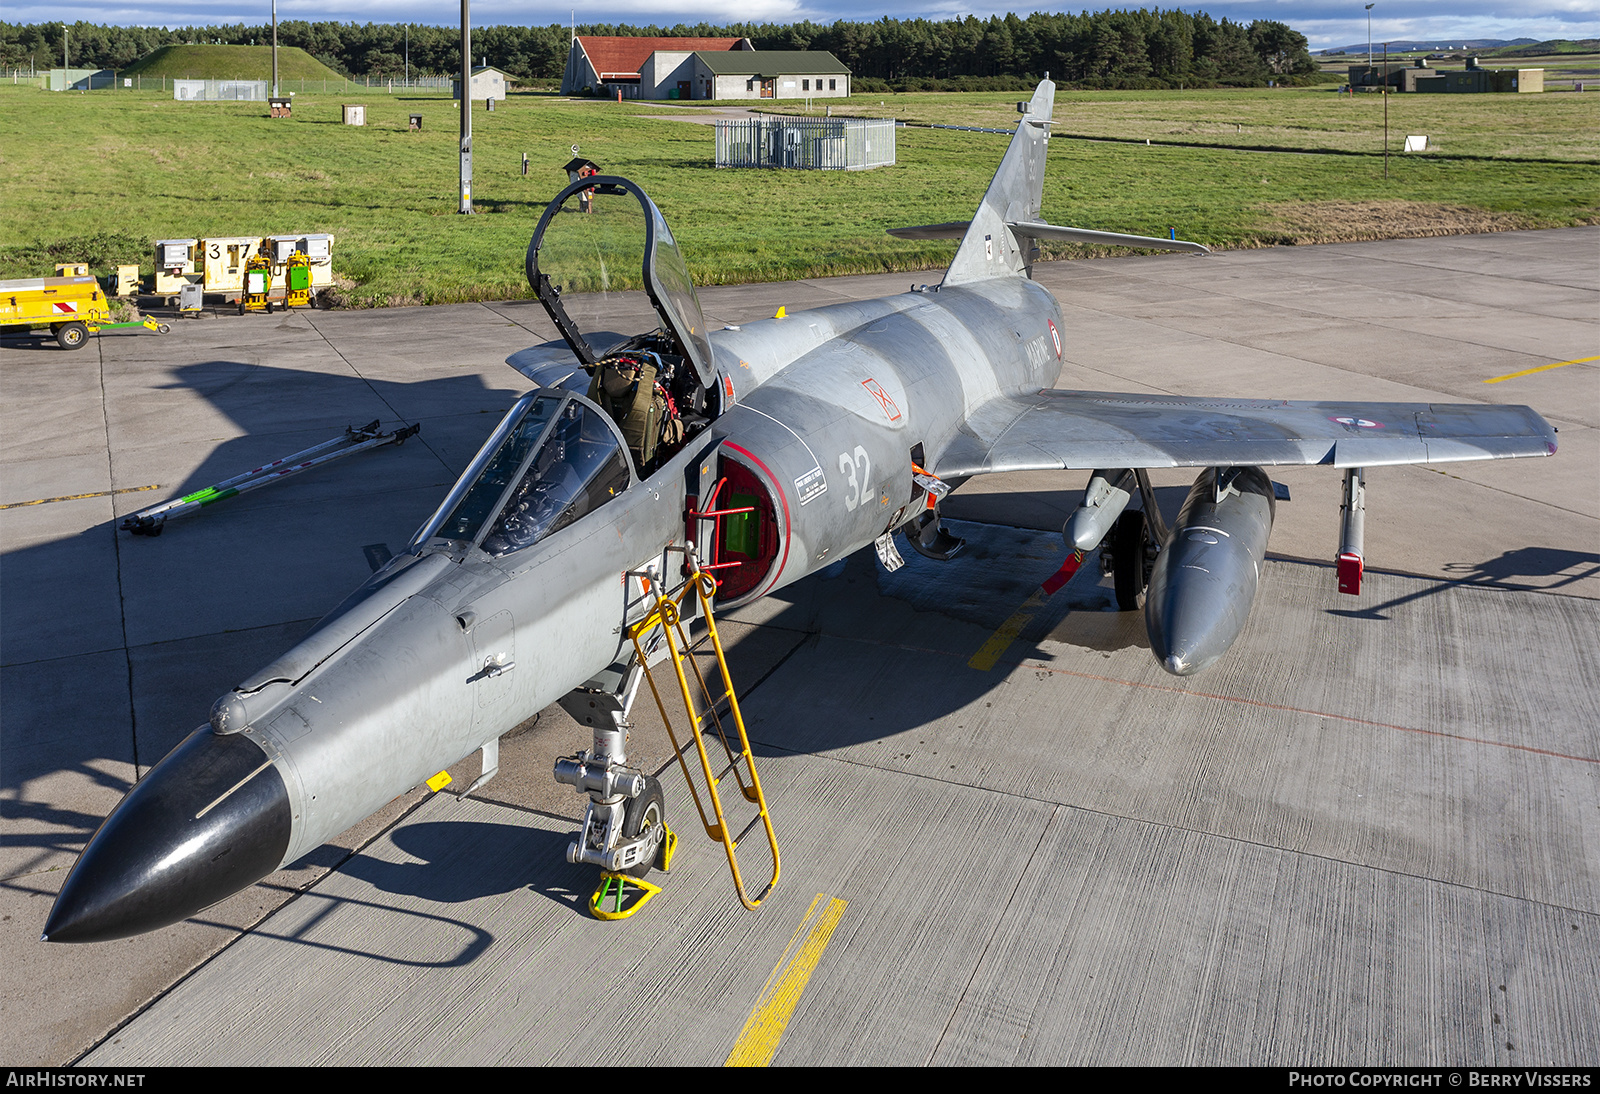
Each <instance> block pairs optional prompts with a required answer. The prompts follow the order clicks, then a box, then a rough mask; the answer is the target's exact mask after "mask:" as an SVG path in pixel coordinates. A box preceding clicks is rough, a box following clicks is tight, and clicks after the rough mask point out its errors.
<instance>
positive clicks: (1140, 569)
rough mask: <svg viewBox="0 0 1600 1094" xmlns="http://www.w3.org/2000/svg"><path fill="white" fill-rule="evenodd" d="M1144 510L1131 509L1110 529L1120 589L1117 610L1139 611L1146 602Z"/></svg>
mask: <svg viewBox="0 0 1600 1094" xmlns="http://www.w3.org/2000/svg"><path fill="white" fill-rule="evenodd" d="M1144 541H1145V531H1144V510H1142V509H1129V510H1126V511H1124V512H1123V514H1122V515H1121V516H1120V517H1118V518H1117V523H1116V524H1115V525H1113V526H1112V529H1111V558H1112V563H1113V565H1112V571H1111V575H1112V580H1113V582H1114V583H1115V584H1116V589H1117V610H1118V611H1121V612H1136V611H1138V610H1139V609H1140V608H1141V607H1143V604H1141V603H1140V599H1141V597H1142V596H1143V595H1144V587H1145V582H1146V581H1147V580H1148V576H1147V574H1146V572H1145V571H1146V568H1145V562H1144Z"/></svg>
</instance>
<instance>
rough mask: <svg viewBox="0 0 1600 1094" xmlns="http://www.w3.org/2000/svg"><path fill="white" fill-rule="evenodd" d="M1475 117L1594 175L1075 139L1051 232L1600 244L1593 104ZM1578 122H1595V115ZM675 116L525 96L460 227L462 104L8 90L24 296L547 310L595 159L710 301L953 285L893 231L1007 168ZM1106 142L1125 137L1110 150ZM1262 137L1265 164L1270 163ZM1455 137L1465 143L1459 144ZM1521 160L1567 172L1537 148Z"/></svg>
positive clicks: (1273, 119)
mask: <svg viewBox="0 0 1600 1094" xmlns="http://www.w3.org/2000/svg"><path fill="white" fill-rule="evenodd" d="M1318 96H1320V98H1319V97H1318ZM1016 97H1017V96H1015V95H1011V96H1005V95H1001V96H994V95H988V96H985V95H944V96H934V95H917V96H912V95H907V96H900V97H898V98H896V99H895V100H894V102H895V103H896V104H897V105H904V106H906V107H908V108H910V107H915V109H916V110H917V111H919V115H918V116H919V117H920V118H925V119H929V120H932V119H938V120H942V121H946V122H949V123H956V124H973V123H978V124H983V123H988V122H994V123H998V124H1001V125H1010V124H1014V119H1015V117H1016V115H1015V113H1014V107H1012V106H1011V105H1010V103H1011V100H1013V99H1015V98H1016ZM1416 98H1422V97H1421V96H1417V97H1416ZM1451 98H1453V99H1457V100H1459V99H1466V98H1468V97H1466V96H1462V97H1451ZM1470 98H1471V99H1474V100H1478V101H1482V102H1484V103H1485V104H1486V105H1484V106H1481V107H1480V106H1478V105H1477V104H1476V103H1474V104H1473V109H1474V110H1475V111H1478V112H1479V113H1478V114H1476V115H1475V117H1477V118H1478V121H1477V122H1476V123H1475V126H1474V128H1473V129H1472V130H1469V131H1463V132H1461V133H1459V134H1458V136H1457V138H1452V139H1458V140H1460V141H1461V142H1463V143H1467V144H1468V145H1469V146H1470V147H1478V148H1488V147H1491V146H1494V147H1500V146H1504V145H1507V144H1509V143H1511V137H1512V136H1514V135H1515V134H1517V133H1518V132H1522V133H1526V132H1528V131H1531V130H1533V129H1534V128H1535V127H1537V126H1542V127H1544V128H1545V130H1547V131H1548V132H1550V133H1551V134H1552V138H1551V140H1552V142H1554V143H1560V144H1562V145H1563V147H1567V148H1569V149H1571V151H1570V153H1569V158H1570V159H1572V160H1573V162H1566V163H1558V162H1556V163H1553V162H1545V161H1543V160H1541V159H1533V158H1518V157H1517V156H1516V155H1514V154H1502V158H1499V159H1489V158H1481V159H1474V158H1451V157H1448V156H1435V157H1428V156H1423V157H1402V156H1399V155H1396V156H1394V157H1392V158H1391V161H1390V178H1389V179H1387V180H1385V179H1384V177H1383V166H1384V165H1383V159H1382V157H1381V156H1380V155H1349V154H1333V155H1307V154H1302V153H1262V152H1248V151H1239V150H1236V149H1230V148H1226V147H1192V146H1185V147H1180V146H1165V145H1161V144H1159V143H1157V144H1152V145H1151V146H1148V147H1146V146H1144V145H1142V144H1127V143H1111V142H1103V141H1076V140H1058V141H1056V142H1055V143H1054V145H1053V147H1052V150H1051V164H1050V170H1049V172H1048V174H1047V179H1046V188H1045V202H1044V212H1045V215H1046V217H1047V218H1049V219H1051V220H1052V221H1054V222H1056V223H1065V224H1074V225H1079V226H1083V227H1090V228H1101V229H1109V230H1118V231H1130V232H1138V233H1144V234H1153V235H1166V234H1167V231H1168V229H1169V228H1176V229H1177V232H1178V234H1179V236H1180V237H1185V238H1190V239H1197V240H1200V241H1202V242H1205V243H1207V244H1211V245H1215V246H1223V247H1241V246H1243V247H1249V246H1261V245H1270V244H1275V243H1290V242H1314V241H1320V240H1331V239H1358V238H1375V237H1382V236H1401V235H1414V234H1441V233H1449V232H1459V231H1481V230H1493V229H1497V228H1519V227H1551V226H1560V225H1570V224H1581V223H1600V168H1597V167H1596V166H1594V165H1593V163H1592V162H1589V161H1591V160H1592V159H1593V158H1594V150H1593V148H1592V147H1591V148H1590V149H1589V150H1588V151H1585V150H1584V149H1583V148H1582V145H1583V144H1584V143H1585V142H1586V141H1587V142H1588V143H1589V144H1591V145H1592V144H1593V142H1594V140H1595V137H1594V134H1595V131H1596V126H1595V125H1594V118H1593V116H1592V115H1590V116H1587V117H1585V115H1584V113H1583V111H1584V109H1585V108H1586V103H1585V102H1584V101H1583V100H1584V97H1581V96H1576V95H1570V96H1561V97H1556V96H1510V95H1503V96H1472V97H1470ZM1558 98H1565V99H1572V100H1577V101H1578V103H1577V106H1578V111H1577V113H1572V112H1571V110H1570V108H1568V107H1567V106H1566V105H1565V104H1563V103H1561V102H1558V101H1556V100H1557V99H1558ZM1371 99H1372V103H1373V104H1376V105H1377V106H1378V108H1379V109H1380V110H1381V102H1379V101H1378V99H1377V97H1376V96H1373V97H1371ZM343 102H364V103H366V104H367V106H368V120H369V124H368V125H367V126H366V127H365V128H355V127H349V126H344V125H341V124H339V117H340V104H341V103H343ZM1597 102H1600V100H1597ZM1530 103H1531V104H1533V105H1532V106H1531V107H1530V106H1529V105H1528V104H1530ZM1546 104H1551V105H1546ZM854 105H855V106H857V107H861V106H872V105H875V100H873V101H870V102H864V101H862V100H856V101H854ZM1369 105H1370V104H1369V103H1368V102H1367V101H1366V100H1365V99H1358V100H1357V101H1356V102H1354V103H1351V102H1350V101H1349V100H1340V99H1339V98H1338V97H1337V96H1335V95H1332V94H1330V93H1327V92H1319V91H1315V90H1308V91H1285V92H1254V91H1242V92H1198V93H1192V94H1173V93H1165V94H1162V95H1156V94H1153V93H1142V94H1141V93H1098V94H1093V95H1090V94H1077V93H1071V94H1065V95H1063V96H1062V97H1061V99H1060V105H1059V106H1058V118H1060V119H1061V124H1060V125H1059V126H1058V130H1063V131H1065V132H1068V133H1072V132H1090V131H1094V132H1096V135H1099V134H1100V133H1105V134H1106V135H1117V136H1133V137H1138V136H1139V135H1140V134H1139V133H1138V132H1137V131H1134V132H1129V131H1128V130H1129V127H1133V126H1145V127H1148V128H1149V129H1151V130H1152V132H1153V130H1154V129H1156V128H1157V127H1161V126H1165V127H1166V128H1167V129H1169V130H1170V129H1172V128H1175V127H1179V126H1183V127H1188V131H1189V132H1193V133H1200V132H1204V133H1209V134H1211V137H1210V140H1211V141H1212V142H1213V143H1217V144H1220V143H1221V142H1222V141H1224V140H1225V139H1226V138H1227V136H1228V134H1227V132H1226V130H1227V127H1228V126H1229V125H1230V124H1232V125H1237V126H1240V127H1245V128H1248V127H1247V126H1246V123H1247V122H1249V123H1250V125H1252V126H1256V127H1257V128H1258V129H1260V128H1264V127H1267V126H1269V124H1270V125H1275V126H1276V127H1277V128H1278V129H1281V130H1283V131H1285V132H1305V133H1308V134H1310V135H1311V136H1308V138H1307V146H1308V147H1315V146H1317V141H1318V140H1321V141H1324V142H1325V144H1326V146H1329V147H1336V146H1338V145H1340V144H1341V143H1348V144H1349V145H1350V146H1351V147H1350V148H1347V149H1343V151H1361V150H1362V149H1360V148H1357V147H1355V146H1356V145H1358V144H1360V143H1361V141H1362V140H1365V141H1366V142H1367V143H1368V150H1370V151H1372V152H1377V151H1379V148H1378V144H1379V141H1380V139H1381V128H1380V129H1379V130H1376V131H1373V130H1368V131H1367V132H1366V133H1365V134H1363V133H1362V131H1361V130H1360V127H1359V126H1358V125H1356V124H1355V121H1354V120H1353V115H1352V114H1351V113H1350V111H1351V110H1366V109H1368V107H1369ZM684 109H685V108H683V107H681V106H680V107H678V108H677V110H678V111H679V112H682V111H683V110H684ZM1397 109H1400V108H1399V107H1397V106H1396V103H1395V102H1394V101H1392V102H1391V110H1397ZM1529 111H1532V113H1530V112H1529ZM413 112H415V113H420V114H422V115H423V129H422V131H421V132H408V131H407V129H406V118H407V115H408V114H410V113H413ZM652 113H655V112H654V111H652V110H651V109H650V108H648V107H645V106H641V105H640V104H637V103H623V104H617V103H608V102H603V101H578V102H569V101H565V100H561V99H558V98H554V97H550V96H540V95H518V96H513V97H511V98H510V99H509V100H507V101H505V102H502V103H500V104H498V109H497V110H496V111H495V112H494V113H493V114H489V113H486V112H485V111H484V110H483V108H482V105H481V104H480V105H479V106H478V109H477V112H476V114H475V115H474V123H473V127H474V134H473V135H474V166H475V171H474V174H475V178H474V197H475V202H476V205H477V208H478V209H479V211H480V214H481V215H478V216H474V217H462V216H458V215H456V214H455V208H456V200H457V199H456V173H457V138H456V126H457V119H458V115H457V108H456V105H455V104H454V103H453V102H452V101H451V100H449V99H443V98H440V97H433V96H423V95H393V96H391V95H347V96H326V97H323V96H308V95H302V96H297V98H296V103H295V116H294V117H293V118H292V119H288V120H277V121H274V120H271V119H269V118H267V117H266V111H265V109H264V105H263V104H260V103H182V102H174V101H172V100H171V99H170V98H163V97H161V96H159V95H157V94H151V93H139V92H123V91H119V92H115V93H91V94H70V93H50V92H43V91H36V90H33V89H28V88H11V87H8V86H5V85H0V188H3V192H4V194H5V195H6V202H7V205H8V215H7V216H6V217H5V219H4V222H3V224H0V277H22V276H37V275H39V274H41V273H47V272H49V269H50V264H51V263H52V262H53V261H65V260H67V259H68V258H81V259H88V260H90V261H92V262H94V263H96V264H97V265H98V266H99V267H100V268H101V269H102V270H104V269H105V267H106V266H108V265H109V264H110V263H112V262H114V261H117V260H118V259H120V260H121V261H133V260H137V261H140V262H142V263H143V265H144V269H145V271H146V272H147V273H148V272H149V270H150V266H149V263H150V254H151V245H150V244H151V241H153V240H155V239H159V238H170V237H180V238H181V237H190V236H192V237H205V236H208V235H246V234H257V233H259V234H268V233H286V232H331V233H333V234H334V236H335V237H336V240H337V242H336V244H335V249H334V267H335V271H336V273H337V274H338V275H339V276H340V277H341V278H342V279H344V284H343V287H342V289H341V294H340V295H341V298H342V299H343V301H344V302H345V303H347V304H350V305H356V306H363V305H369V306H370V305H383V304H400V303H436V302H448V301H461V300H481V299H505V298H511V297H519V296H525V295H527V292H528V289H527V285H526V283H525V281H524V280H523V276H522V259H523V252H524V250H525V249H526V247H527V241H528V236H529V234H530V233H531V232H532V230H533V228H534V225H535V224H536V223H537V220H538V217H539V214H540V212H541V211H542V210H543V208H544V202H545V201H546V200H547V199H548V198H549V197H551V196H553V194H554V193H555V192H556V191H557V189H559V187H560V186H561V185H562V184H563V183H564V181H565V176H564V175H563V174H562V172H561V171H560V166H561V164H562V163H564V162H565V161H566V160H567V158H569V156H570V155H571V152H570V148H569V146H570V145H572V144H579V145H580V146H581V147H582V150H583V154H584V155H585V156H588V157H590V158H592V159H594V160H595V161H597V162H599V163H600V164H601V165H602V166H603V167H604V168H605V169H606V170H608V171H612V172H616V173H620V174H625V175H628V176H630V177H632V178H634V179H635V180H636V181H638V182H639V183H640V184H641V185H643V186H644V187H645V189H646V190H647V191H648V192H649V193H650V194H651V195H652V196H653V197H654V198H655V199H656V201H657V203H658V204H659V205H660V206H661V207H662V210H663V211H664V212H665V213H666V215H667V217H668V219H669V221H670V222H671V223H672V225H673V229H674V232H675V233H676V234H677V236H678V238H679V240H680V242H681V243H682V244H683V248H684V251H685V253H686V255H687V256H688V258H689V261H690V263H691V268H692V272H693V274H694V276H695V277H696V279H697V280H698V281H699V282H700V283H702V284H715V283H728V282H741V281H758V280H781V279H791V278H798V277H805V276H819V275H827V274H840V273H858V272H879V271H911V270H922V269H931V268H937V267H940V266H943V265H944V264H945V263H946V262H947V261H948V260H949V256H950V254H951V253H952V248H953V245H952V244H949V243H927V242H922V243H918V242H909V241H902V240H897V239H894V238H892V237H890V236H887V235H885V234H884V229H886V228H889V227H894V226H898V225H906V224H923V223H932V222H937V221H943V220H958V219H966V218H967V217H969V216H970V215H971V212H972V209H973V207H974V206H975V205H976V203H977V201H978V198H979V197H980V196H981V194H982V191H983V189H984V187H985V186H986V185H987V184H988V180H989V177H990V175H991V174H992V172H993V170H994V167H995V165H996V164H997V163H998V161H999V158H1000V156H1001V154H1002V153H1003V151H1004V149H1005V144H1006V137H1004V136H1003V135H996V134H981V133H965V132H958V131H951V130H935V129H920V128H907V129H902V130H901V131H900V132H899V163H898V165H897V166H895V167H892V168H880V169H878V170H875V171H869V172H851V173H843V172H774V171H728V170H725V171H718V170H716V169H715V168H714V167H712V166H711V162H712V157H713V151H714V136H713V130H712V129H711V127H709V126H704V125H695V124H689V123H684V122H677V121H670V120H666V119H664V118H660V117H641V116H640V115H647V114H652ZM1089 118H1096V119H1102V118H1103V119H1105V120H1104V121H1103V122H1098V121H1097V122H1096V123H1095V125H1096V126H1100V127H1101V128H1100V129H1099V130H1093V129H1092V128H1091V127H1090V126H1089V123H1088V122H1087V121H1085V119H1089ZM1119 119H1120V120H1119ZM1370 122H1371V117H1370V111H1369V114H1368V123H1369V124H1370ZM1380 124H1381V119H1380ZM1297 127H1300V128H1297ZM1241 131H1242V130H1235V139H1239V133H1240V132H1241ZM1408 131H1409V132H1418V131H1422V132H1426V131H1427V130H1426V129H1425V128H1423V129H1419V128H1416V127H1413V126H1411V125H1410V124H1409V122H1407V123H1401V124H1396V125H1395V127H1394V134H1395V138H1394V145H1395V147H1397V148H1398V143H1399V140H1400V139H1401V138H1402V137H1403V135H1404V133H1405V132H1408ZM1319 134H1327V136H1326V137H1322V136H1318V135H1319ZM1246 135H1247V136H1249V137H1250V139H1248V140H1245V141H1244V142H1243V143H1251V144H1254V143H1268V142H1264V141H1261V140H1259V139H1258V137H1259V133H1256V134H1246ZM1430 135H1432V134H1430ZM1446 138H1447V134H1446V132H1445V131H1443V130H1441V131H1440V133H1439V135H1438V137H1436V139H1441V140H1445V139H1446ZM1191 143H1192V144H1203V143H1205V142H1201V141H1198V140H1194V141H1192V142H1191ZM1517 147H1518V148H1523V149H1524V150H1528V149H1531V150H1532V151H1531V152H1528V154H1529V155H1533V154H1538V155H1540V156H1542V155H1543V154H1544V153H1543V150H1542V149H1541V148H1539V147H1538V142H1522V143H1520V144H1518V145H1517ZM524 152H526V153H527V154H528V157H529V174H528V176H527V177H526V178H524V177H523V176H522V175H521V173H520V166H521V157H522V154H523V153H524ZM1477 154H1478V155H1488V153H1477ZM1069 253H1082V252H1081V251H1079V252H1069Z"/></svg>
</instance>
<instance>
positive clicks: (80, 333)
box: [56, 323, 89, 349]
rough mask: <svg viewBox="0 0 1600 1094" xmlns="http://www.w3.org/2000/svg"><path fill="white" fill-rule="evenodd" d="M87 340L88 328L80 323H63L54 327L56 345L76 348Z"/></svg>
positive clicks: (63, 347) (64, 347)
mask: <svg viewBox="0 0 1600 1094" xmlns="http://www.w3.org/2000/svg"><path fill="white" fill-rule="evenodd" d="M88 340H89V328H88V327H86V326H84V325H83V324H82V323H63V324H61V325H60V326H59V327H57V328H56V345H58V346H60V347H61V348H62V349H77V348H79V347H80V346H82V345H83V344H84V343H85V342H87V341H88Z"/></svg>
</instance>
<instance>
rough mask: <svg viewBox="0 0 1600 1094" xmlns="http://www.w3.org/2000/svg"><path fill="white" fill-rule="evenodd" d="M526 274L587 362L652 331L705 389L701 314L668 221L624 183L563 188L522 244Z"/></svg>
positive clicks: (709, 373)
mask: <svg viewBox="0 0 1600 1094" xmlns="http://www.w3.org/2000/svg"><path fill="white" fill-rule="evenodd" d="M527 267H528V280H529V282H530V283H531V284H532V285H533V289H534V292H535V294H537V295H538V297H539V299H540V301H541V302H542V303H543V304H544V306H545V308H546V309H547V310H548V311H549V312H550V316H551V318H552V319H554V320H555V323H556V326H557V327H559V328H560V330H561V333H562V335H563V337H565V338H566V340H567V342H568V344H569V345H571V346H572V348H573V351H574V352H575V353H577V354H578V356H579V358H580V359H581V360H582V361H583V362H584V363H585V364H590V363H592V362H594V361H596V360H598V359H600V358H601V357H604V356H605V355H606V353H607V351H608V350H610V349H611V348H613V347H614V346H616V345H618V344H619V343H621V342H623V341H626V340H629V339H636V338H640V337H647V336H649V335H652V334H659V335H660V336H663V337H665V338H666V339H667V340H668V341H669V342H671V343H672V347H671V351H672V352H675V353H677V354H678V355H679V356H682V357H684V358H686V359H687V360H688V361H689V362H690V363H691V365H692V366H693V368H694V370H695V372H696V373H697V374H698V375H699V376H700V381H701V383H702V384H705V385H707V386H709V385H710V384H711V382H712V380H713V378H714V375H715V374H714V372H713V370H712V367H711V346H710V343H709V342H708V341H707V339H706V333H705V317H704V315H703V314H702V313H701V311H700V301H699V299H698V298H697V297H696V296H695V291H694V283H693V282H692V281H691V280H690V278H689V267H688V264H687V263H686V262H685V261H684V259H683V255H682V253H681V252H680V251H679V250H678V244H677V242H676V241H675V240H674V239H673V238H672V231H671V230H670V229H669V228H668V227H667V222H666V219H665V218H664V217H662V215H661V211H660V210H659V209H657V208H656V206H655V203H654V202H652V201H651V200H650V199H649V198H648V197H647V196H646V195H645V193H644V191H643V190H640V189H639V188H638V187H637V186H635V185H634V184H633V183H631V182H629V181H627V180H626V179H619V178H614V177H611V176H606V175H599V176H595V177H592V178H588V179H584V180H583V181H582V182H581V183H574V184H573V185H572V186H569V187H567V189H566V190H564V191H563V192H562V193H561V194H560V195H558V197H557V198H556V200H555V201H554V202H552V203H551V205H550V207H549V208H548V209H547V210H545V214H544V217H543V219H542V220H540V222H539V227H538V230H537V231H536V232H535V233H534V236H533V241H532V242H531V243H530V244H529V246H528V263H527Z"/></svg>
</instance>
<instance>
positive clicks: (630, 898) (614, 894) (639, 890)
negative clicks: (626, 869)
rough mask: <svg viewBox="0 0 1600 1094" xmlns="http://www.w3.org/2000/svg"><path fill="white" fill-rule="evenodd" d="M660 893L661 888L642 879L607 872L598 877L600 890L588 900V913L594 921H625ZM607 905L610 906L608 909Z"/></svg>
mask: <svg viewBox="0 0 1600 1094" xmlns="http://www.w3.org/2000/svg"><path fill="white" fill-rule="evenodd" d="M660 891H661V886H659V885H652V884H650V883H649V882H648V881H646V880H645V879H644V878H642V877H634V876H632V875H631V874H613V873H611V872H609V871H607V872H605V873H603V874H601V875H600V888H598V889H596V890H595V891H594V895H593V896H592V897H590V898H589V911H591V912H593V913H594V917H595V918H596V919H608V920H609V919H627V918H628V917H629V916H630V915H632V914H633V913H634V912H637V911H638V910H639V909H640V908H643V907H644V906H645V905H646V904H648V903H650V898H651V897H653V896H655V895H656V894H657V893H659V892H660ZM607 904H610V905H611V906H610V907H609V908H608V907H607Z"/></svg>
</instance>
